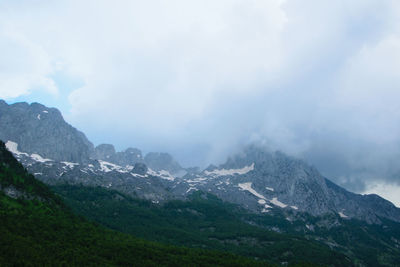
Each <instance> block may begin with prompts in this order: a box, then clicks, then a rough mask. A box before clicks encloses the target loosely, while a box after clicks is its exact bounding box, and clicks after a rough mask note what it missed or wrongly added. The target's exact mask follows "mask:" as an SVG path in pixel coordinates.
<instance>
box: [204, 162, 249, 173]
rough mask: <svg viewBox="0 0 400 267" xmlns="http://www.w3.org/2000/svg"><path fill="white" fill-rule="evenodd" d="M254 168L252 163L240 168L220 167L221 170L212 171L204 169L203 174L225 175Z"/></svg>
mask: <svg viewBox="0 0 400 267" xmlns="http://www.w3.org/2000/svg"><path fill="white" fill-rule="evenodd" d="M252 170H254V163H252V164H251V165H250V166H245V167H243V168H241V169H221V170H213V171H204V174H205V175H212V176H226V175H235V174H239V175H241V174H246V173H248V172H250V171H252Z"/></svg>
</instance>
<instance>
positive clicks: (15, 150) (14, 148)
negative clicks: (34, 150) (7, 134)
mask: <svg viewBox="0 0 400 267" xmlns="http://www.w3.org/2000/svg"><path fill="white" fill-rule="evenodd" d="M6 148H7V149H8V151H10V152H11V153H13V154H15V155H18V156H20V155H25V156H29V154H28V153H24V152H20V151H18V143H15V142H12V141H7V143H6Z"/></svg>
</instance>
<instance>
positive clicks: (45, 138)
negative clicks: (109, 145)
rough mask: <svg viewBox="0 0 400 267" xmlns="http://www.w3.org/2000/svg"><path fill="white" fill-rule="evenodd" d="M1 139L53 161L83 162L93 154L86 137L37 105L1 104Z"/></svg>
mask: <svg viewBox="0 0 400 267" xmlns="http://www.w3.org/2000/svg"><path fill="white" fill-rule="evenodd" d="M0 129H1V130H0V139H1V140H4V141H8V140H10V141H13V142H15V143H17V144H18V146H19V149H20V150H21V151H24V152H26V153H29V154H40V155H42V156H43V157H46V158H50V159H53V160H59V161H62V160H65V161H72V162H83V161H85V160H87V159H88V158H89V156H90V154H91V153H92V151H93V145H92V143H90V142H89V141H88V139H87V138H86V136H85V135H84V134H83V133H82V132H80V131H78V130H77V129H75V128H74V127H72V126H71V125H69V124H68V123H67V122H65V120H64V119H63V117H62V115H61V113H60V111H58V110H57V109H55V108H48V107H45V106H43V105H41V104H38V103H32V104H30V105H29V104H27V103H15V104H11V105H8V104H7V103H5V102H4V101H2V100H1V101H0Z"/></svg>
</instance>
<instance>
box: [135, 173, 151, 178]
mask: <svg viewBox="0 0 400 267" xmlns="http://www.w3.org/2000/svg"><path fill="white" fill-rule="evenodd" d="M131 175H132V176H133V177H140V178H147V177H148V176H147V174H145V175H141V174H138V173H131Z"/></svg>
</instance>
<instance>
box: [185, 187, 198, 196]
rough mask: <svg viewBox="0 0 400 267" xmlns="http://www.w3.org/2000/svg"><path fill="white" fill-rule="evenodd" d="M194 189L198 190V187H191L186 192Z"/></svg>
mask: <svg viewBox="0 0 400 267" xmlns="http://www.w3.org/2000/svg"><path fill="white" fill-rule="evenodd" d="M192 190H194V191H197V188H195V187H190V188H189V189H188V190H187V191H186V194H187V193H189V192H190V191H192Z"/></svg>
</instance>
